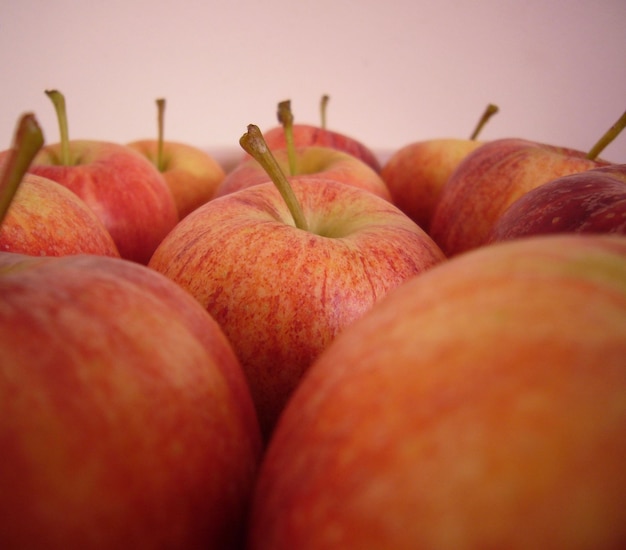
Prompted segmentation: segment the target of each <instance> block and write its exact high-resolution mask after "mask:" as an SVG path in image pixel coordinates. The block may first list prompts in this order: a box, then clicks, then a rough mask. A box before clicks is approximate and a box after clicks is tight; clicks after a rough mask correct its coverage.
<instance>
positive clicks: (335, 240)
mask: <svg viewBox="0 0 626 550" xmlns="http://www.w3.org/2000/svg"><path fill="white" fill-rule="evenodd" d="M241 144H242V146H243V147H244V149H245V150H246V151H248V152H251V151H252V153H251V154H253V155H255V158H257V156H258V158H259V161H260V162H261V163H262V164H263V166H265V167H266V168H267V169H268V173H270V174H271V177H272V181H271V182H268V183H262V184H258V185H255V186H252V187H248V188H246V189H241V190H240V191H237V192H235V193H230V194H228V195H225V196H223V197H219V198H216V199H213V200H212V201H210V202H209V203H207V204H205V205H203V206H201V207H200V208H198V209H197V210H195V211H194V212H192V213H191V214H189V215H188V216H187V217H186V218H185V219H184V220H181V221H180V222H179V223H178V225H177V226H176V227H175V228H174V229H173V230H172V231H171V232H170V233H169V235H168V236H167V237H166V238H165V239H164V240H163V242H162V243H161V244H160V245H159V247H158V248H157V249H156V251H155V253H154V255H153V256H152V258H151V260H150V262H149V264H148V266H149V267H150V268H152V269H154V270H156V271H158V272H160V273H163V274H165V275H166V276H167V277H169V278H170V279H172V280H173V281H174V282H176V283H177V284H179V285H180V286H181V287H183V288H184V289H186V290H187V291H188V292H189V293H190V294H191V295H193V296H194V297H195V298H196V299H197V300H198V301H199V302H200V303H201V304H202V305H203V306H204V307H205V308H206V309H207V310H208V311H209V313H210V314H211V315H212V316H213V317H214V318H215V319H216V320H217V322H218V323H219V324H220V326H221V327H222V329H223V330H224V332H225V333H226V336H227V337H228V338H229V340H230V342H231V343H232V344H233V347H234V349H235V351H236V352H237V354H238V356H239V359H240V361H241V362H242V365H243V368H244V371H245V372H246V375H247V378H248V381H249V384H250V388H251V391H252V396H253V399H254V401H255V403H256V407H257V412H258V415H259V420H260V423H261V428H262V430H263V433H264V435H265V438H266V440H267V439H268V438H269V436H270V435H271V431H272V428H273V426H274V423H275V421H276V418H277V417H278V416H279V414H280V411H281V410H282V408H283V406H284V404H285V402H286V401H287V399H288V397H289V395H290V394H291V392H292V391H293V389H294V388H295V387H296V386H297V384H298V381H299V380H300V377H301V376H302V374H303V373H304V372H305V371H306V369H307V368H308V366H309V365H310V363H311V362H312V361H313V360H314V359H315V357H317V355H318V354H319V353H320V352H321V350H323V349H324V348H325V347H326V346H327V345H328V343H329V342H330V341H332V339H333V338H334V337H335V336H336V335H337V334H338V333H339V332H340V331H341V330H343V329H344V328H345V327H346V326H347V325H349V324H350V323H352V322H353V321H354V320H355V319H357V318H358V317H360V316H361V315H362V314H363V313H364V312H365V311H367V310H368V309H369V308H370V307H371V306H372V305H373V304H374V303H375V302H376V301H377V300H379V299H380V298H381V297H382V296H384V295H385V294H386V293H387V292H388V291H389V290H390V289H391V288H394V287H396V286H397V285H399V284H400V283H401V282H403V281H405V280H406V279H408V278H410V277H413V276H416V275H418V274H420V273H422V272H423V271H425V270H427V269H428V268H430V267H432V266H433V265H436V264H437V263H439V262H441V261H444V259H445V258H444V256H443V253H442V252H441V250H439V248H438V247H437V246H436V245H435V243H434V242H433V241H432V239H430V237H428V235H427V234H426V233H425V232H424V231H423V230H422V229H421V228H420V227H419V226H417V225H416V224H415V223H414V222H413V221H412V220H410V219H409V218H408V216H406V215H405V214H403V213H402V212H401V211H400V210H399V209H398V208H396V207H395V206H393V205H392V204H391V203H390V202H388V201H386V200H384V199H382V198H380V197H378V196H376V195H374V194H373V193H370V192H368V191H365V190H363V189H358V188H356V187H353V186H349V185H345V184H343V183H338V182H336V181H333V180H326V179H324V178H322V177H320V176H316V175H312V176H309V177H306V178H305V177H302V178H300V179H298V180H297V181H294V182H293V183H292V185H291V186H290V185H289V182H288V181H287V177H286V176H285V175H284V174H283V173H282V171H281V170H280V168H279V167H278V164H277V162H276V160H275V158H274V157H273V156H272V154H271V152H270V151H269V149H268V148H267V147H266V146H265V144H264V142H263V139H262V135H261V134H260V131H259V129H258V127H256V126H254V125H250V126H249V127H248V132H247V133H246V134H244V136H243V137H242V138H241ZM255 144H256V145H255ZM256 146H258V147H260V149H261V150H262V154H261V155H257V153H258V150H257V151H255V150H254V147H256Z"/></svg>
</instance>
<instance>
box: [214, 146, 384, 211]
mask: <svg viewBox="0 0 626 550" xmlns="http://www.w3.org/2000/svg"><path fill="white" fill-rule="evenodd" d="M295 153H296V159H297V160H296V166H297V174H296V175H295V176H289V179H290V181H292V180H297V179H298V178H301V177H308V176H310V175H317V176H320V177H323V178H325V179H334V180H336V181H340V182H343V183H346V184H348V185H353V186H355V187H360V188H362V189H365V190H367V191H371V192H372V193H374V194H375V195H378V196H379V197H382V198H383V199H385V200H388V201H391V194H390V193H389V189H388V188H387V185H386V184H385V182H384V181H383V180H382V178H381V177H380V174H379V173H378V172H376V171H375V170H374V169H373V168H372V167H371V166H369V165H368V164H366V163H365V162H363V161H362V160H360V159H358V158H356V157H355V156H354V155H350V154H349V153H345V152H343V151H339V150H338V149H333V148H331V147H322V146H318V145H309V146H305V147H298V148H296V151H295ZM272 154H273V156H274V158H275V159H276V162H278V165H279V166H280V168H281V170H282V171H283V173H285V174H289V173H290V171H289V155H288V153H287V150H286V149H278V150H276V151H273V153H272ZM269 181H271V180H270V177H269V176H268V175H267V172H266V171H265V169H264V168H263V167H262V166H261V165H260V164H259V163H258V162H257V161H256V160H255V159H254V158H251V157H246V158H244V159H243V160H242V161H241V162H240V163H239V164H238V166H236V167H235V168H234V169H233V170H231V171H230V172H229V173H228V174H227V175H226V177H225V178H224V180H223V181H222V183H221V184H220V185H219V187H218V188H217V190H216V192H215V196H216V197H221V196H223V195H227V194H228V193H232V192H234V191H238V190H239V189H244V188H245V187H250V186H252V185H257V184H259V183H266V182H269Z"/></svg>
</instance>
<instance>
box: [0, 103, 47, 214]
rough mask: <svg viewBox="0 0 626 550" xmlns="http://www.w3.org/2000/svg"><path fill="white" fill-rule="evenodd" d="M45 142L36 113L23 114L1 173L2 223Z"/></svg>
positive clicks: (0, 208)
mask: <svg viewBox="0 0 626 550" xmlns="http://www.w3.org/2000/svg"><path fill="white" fill-rule="evenodd" d="M43 144H44V138H43V132H42V131H41V128H40V126H39V123H38V122H37V119H36V118H35V115H34V114H32V113H26V114H24V115H22V116H21V117H20V119H19V120H18V123H17V127H16V129H15V136H14V138H13V145H12V146H11V149H10V151H9V154H8V155H7V157H6V163H5V165H4V168H3V170H2V172H1V173H0V224H1V223H2V221H3V220H4V218H5V216H6V214H7V212H8V211H9V207H10V206H11V201H12V200H13V197H14V196H15V193H16V192H17V189H18V187H19V185H20V183H21V181H22V179H23V178H24V175H25V174H26V172H27V171H28V168H29V167H30V165H31V163H32V161H33V159H34V158H35V155H37V153H38V152H39V150H40V149H41V148H42V147H43Z"/></svg>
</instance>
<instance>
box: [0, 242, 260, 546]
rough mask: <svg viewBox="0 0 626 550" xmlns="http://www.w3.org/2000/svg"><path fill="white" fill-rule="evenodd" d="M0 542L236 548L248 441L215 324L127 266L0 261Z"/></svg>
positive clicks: (237, 371) (251, 471)
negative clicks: (0, 297)
mask: <svg viewBox="0 0 626 550" xmlns="http://www.w3.org/2000/svg"><path fill="white" fill-rule="evenodd" d="M0 295H1V296H2V299H1V300H0V356H1V357H2V361H0V442H1V447H2V452H1V457H2V458H1V459H0V487H2V490H1V491H0V547H2V548H51V549H61V548H131V547H132V548H238V547H239V546H238V545H239V544H240V542H241V538H242V537H243V533H244V531H245V520H246V513H247V509H248V506H249V500H250V495H251V490H252V485H253V481H254V479H255V474H256V471H257V468H258V463H259V460H260V453H261V450H262V446H261V445H262V441H261V436H260V430H259V426H258V421H257V419H256V417H255V412H254V407H253V404H252V400H251V397H250V393H249V390H248V388H247V385H246V381H245V377H244V374H243V371H242V369H241V365H240V364H239V362H238V360H237V357H236V355H235V354H234V352H233V350H232V347H231V346H230V344H229V343H228V341H227V339H226V338H225V336H224V334H223V332H222V331H221V330H220V329H219V326H218V325H217V324H216V323H215V321H214V320H213V319H212V318H211V317H210V315H208V314H207V312H206V310H205V309H204V308H202V307H201V306H200V305H199V304H198V303H197V302H196V301H195V300H194V299H193V298H192V297H191V296H189V294H188V293H186V292H185V291H183V290H182V289H181V288H179V287H178V286H177V285H175V284H173V283H172V281H170V280H168V279H167V278H165V277H163V276H162V275H160V274H158V273H156V272H155V271H153V270H150V269H148V268H147V267H146V266H143V265H140V264H138V263H136V262H131V261H127V260H123V259H120V258H109V257H104V256H93V255H76V256H65V257H60V258H59V257H57V258H52V257H48V258H34V257H32V256H25V255H20V254H12V253H0Z"/></svg>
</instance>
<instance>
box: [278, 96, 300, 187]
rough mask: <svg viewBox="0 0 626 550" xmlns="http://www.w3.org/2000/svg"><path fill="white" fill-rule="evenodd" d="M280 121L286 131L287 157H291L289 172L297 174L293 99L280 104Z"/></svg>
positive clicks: (293, 174)
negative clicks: (292, 109)
mask: <svg viewBox="0 0 626 550" xmlns="http://www.w3.org/2000/svg"><path fill="white" fill-rule="evenodd" d="M276 115H277V116H278V122H280V123H281V124H282V125H283V129H284V131H285V141H286V142H287V158H288V159H289V173H290V174H291V175H292V176H295V175H296V173H297V170H298V167H297V164H296V146H295V144H294V141H293V112H292V111H291V101H290V100H288V99H287V100H285V101H281V102H280V103H279V104H278V112H277V113H276Z"/></svg>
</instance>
